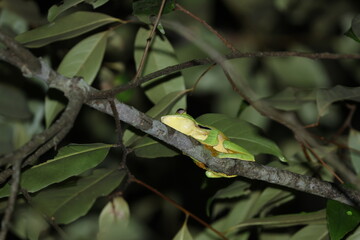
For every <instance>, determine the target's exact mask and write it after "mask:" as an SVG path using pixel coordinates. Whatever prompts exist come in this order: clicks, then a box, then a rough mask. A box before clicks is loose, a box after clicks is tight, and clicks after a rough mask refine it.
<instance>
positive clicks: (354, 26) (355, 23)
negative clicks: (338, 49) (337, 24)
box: [345, 14, 360, 42]
mask: <svg viewBox="0 0 360 240" xmlns="http://www.w3.org/2000/svg"><path fill="white" fill-rule="evenodd" d="M345 35H346V36H348V37H350V38H352V39H354V40H355V41H357V42H360V39H359V38H360V14H358V15H356V16H355V17H354V18H353V20H352V21H351V27H350V29H349V30H348V31H347V32H346V33H345Z"/></svg>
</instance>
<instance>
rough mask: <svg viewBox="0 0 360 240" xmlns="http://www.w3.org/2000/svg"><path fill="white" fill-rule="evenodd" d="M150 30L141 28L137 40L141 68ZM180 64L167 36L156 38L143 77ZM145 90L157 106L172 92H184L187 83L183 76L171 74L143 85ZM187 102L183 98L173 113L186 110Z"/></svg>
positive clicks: (138, 62) (137, 57)
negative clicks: (180, 109) (181, 109)
mask: <svg viewBox="0 0 360 240" xmlns="http://www.w3.org/2000/svg"><path fill="white" fill-rule="evenodd" d="M149 34H150V30H146V29H143V28H140V29H139V31H138V33H137V35H136V39H135V54H134V55H135V63H136V67H137V68H138V67H139V64H140V61H141V58H142V55H143V52H144V49H145V45H146V42H147V39H148V37H149ZM175 64H178V60H177V59H176V56H175V53H174V49H173V47H172V46H171V44H170V42H169V41H168V40H167V39H166V37H165V36H161V37H160V36H155V38H154V40H153V43H152V45H151V49H150V51H149V54H148V56H147V59H146V62H145V65H144V71H143V75H146V74H149V73H152V72H154V71H157V70H159V69H163V68H165V67H168V66H171V65H175ZM142 87H143V88H144V89H145V93H146V96H148V97H149V99H150V100H151V101H152V102H153V103H154V104H157V103H158V102H160V101H161V99H162V98H163V97H165V96H166V95H167V94H169V93H171V92H176V91H184V90H185V82H184V78H183V77H182V75H179V74H171V75H167V76H164V77H160V78H156V79H153V80H151V81H148V82H146V83H144V84H142ZM185 106H186V100H185V98H182V99H181V100H180V101H179V102H178V103H177V104H175V106H174V107H173V108H172V110H171V112H175V111H176V110H177V109H179V108H185Z"/></svg>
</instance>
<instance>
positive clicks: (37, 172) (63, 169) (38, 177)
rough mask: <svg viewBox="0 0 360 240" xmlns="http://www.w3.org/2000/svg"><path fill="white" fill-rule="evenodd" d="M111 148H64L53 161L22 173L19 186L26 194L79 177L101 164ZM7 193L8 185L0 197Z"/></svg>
mask: <svg viewBox="0 0 360 240" xmlns="http://www.w3.org/2000/svg"><path fill="white" fill-rule="evenodd" d="M112 146H113V145H109V144H102V143H93V144H71V145H68V146H65V147H63V148H61V149H60V150H59V153H58V154H57V156H56V157H55V158H54V159H51V160H48V161H47V162H44V163H42V164H39V165H36V166H34V167H32V168H30V169H28V170H26V171H25V172H23V173H22V174H21V182H20V186H21V187H22V188H24V189H26V190H27V191H28V192H36V191H38V190H40V189H43V188H45V187H47V186H49V185H51V184H53V183H58V182H61V181H63V180H65V179H67V178H69V177H72V176H76V175H79V174H81V173H83V172H85V171H86V170H88V169H91V168H93V167H95V166H97V165H98V164H99V163H101V162H102V161H103V160H104V159H105V157H106V155H107V154H108V152H109V149H110V148H111V147H112ZM9 193H10V185H9V184H7V185H5V186H4V187H3V188H1V189H0V197H5V196H8V195H9Z"/></svg>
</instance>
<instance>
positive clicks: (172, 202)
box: [130, 177, 227, 240]
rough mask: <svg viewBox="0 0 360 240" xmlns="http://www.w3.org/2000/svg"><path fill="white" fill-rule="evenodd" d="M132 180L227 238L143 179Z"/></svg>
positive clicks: (133, 178) (223, 237)
mask: <svg viewBox="0 0 360 240" xmlns="http://www.w3.org/2000/svg"><path fill="white" fill-rule="evenodd" d="M130 180H131V181H133V182H136V183H138V184H140V185H142V186H143V187H145V188H147V189H149V190H150V191H152V192H153V193H155V194H156V195H158V196H160V197H161V198H163V199H164V200H166V201H168V202H169V203H171V204H172V205H173V206H174V207H176V208H177V209H179V210H180V211H182V212H183V213H184V214H186V215H189V216H190V217H192V218H193V219H194V220H196V221H197V222H198V223H200V224H201V225H203V226H204V227H206V228H209V229H210V230H211V231H213V232H214V233H215V234H216V235H218V236H219V237H220V238H221V239H224V240H226V239H227V238H226V237H225V236H224V235H223V234H222V233H221V232H219V231H218V230H216V229H215V228H213V227H212V226H211V225H210V224H208V223H206V222H205V221H204V220H202V219H201V218H199V217H198V216H196V215H195V214H193V213H192V212H190V211H189V210H187V209H185V208H184V207H182V206H181V205H180V204H178V203H177V202H175V201H174V200H172V199H171V198H169V197H167V196H165V195H164V194H162V193H161V192H159V191H158V190H156V189H155V188H153V187H152V186H150V185H148V184H146V183H144V182H143V181H140V180H139V179H137V178H135V177H132V178H131V179H130Z"/></svg>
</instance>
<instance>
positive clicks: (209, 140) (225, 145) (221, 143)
mask: <svg viewBox="0 0 360 240" xmlns="http://www.w3.org/2000/svg"><path fill="white" fill-rule="evenodd" d="M161 122H163V123H164V124H166V125H168V126H169V127H171V128H174V129H175V130H177V131H179V132H182V133H183V134H185V135H188V136H191V137H193V138H195V139H196V140H198V141H199V142H200V143H201V144H203V145H204V146H205V147H206V148H207V149H209V150H210V151H211V153H212V155H213V156H215V157H218V158H234V159H239V160H244V161H255V158H254V155H252V154H251V153H249V152H248V151H247V150H246V149H244V148H243V147H241V146H239V145H237V144H236V143H233V142H231V141H230V140H229V138H228V137H226V136H225V135H224V133H222V132H221V131H219V130H218V129H216V128H214V127H211V126H207V125H203V124H200V123H198V122H196V120H195V119H194V118H193V117H191V116H190V115H189V114H187V113H186V111H185V110H183V109H179V110H178V111H177V112H176V114H174V115H166V116H162V117H161ZM193 160H194V162H195V164H196V165H197V166H198V167H200V168H203V169H205V170H206V176H207V177H210V178H218V177H228V178H230V177H236V175H226V174H224V173H219V172H214V171H211V170H209V169H208V168H207V167H206V166H205V164H203V163H201V162H200V161H198V160H196V159H193Z"/></svg>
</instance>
